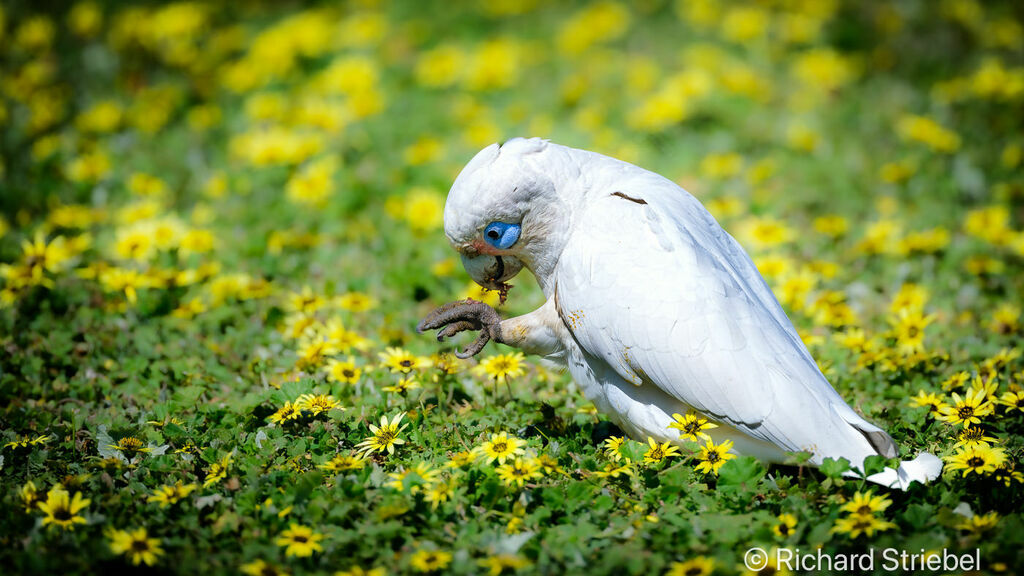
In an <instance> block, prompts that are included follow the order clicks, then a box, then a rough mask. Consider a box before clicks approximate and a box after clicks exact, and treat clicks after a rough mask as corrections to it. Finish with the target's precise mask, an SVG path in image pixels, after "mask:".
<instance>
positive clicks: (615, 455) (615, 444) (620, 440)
mask: <svg viewBox="0 0 1024 576" xmlns="http://www.w3.org/2000/svg"><path fill="white" fill-rule="evenodd" d="M669 427H671V425H669ZM625 443H626V439H625V438H624V437H622V436H612V437H611V438H605V440H604V442H602V444H604V453H605V456H607V457H608V458H611V459H612V460H614V461H616V462H618V461H619V460H621V459H622V445H623V444H625Z"/></svg>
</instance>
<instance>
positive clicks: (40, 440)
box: [4, 434, 50, 448]
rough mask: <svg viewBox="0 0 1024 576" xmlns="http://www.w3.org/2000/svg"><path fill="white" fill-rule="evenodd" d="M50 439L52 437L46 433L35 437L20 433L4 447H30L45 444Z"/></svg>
mask: <svg viewBox="0 0 1024 576" xmlns="http://www.w3.org/2000/svg"><path fill="white" fill-rule="evenodd" d="M49 440H50V437H49V436H48V435H46V434H43V435H41V436H36V437H35V438H29V437H28V436H20V435H19V436H18V437H17V438H15V439H14V440H11V441H10V442H8V443H6V444H4V448H28V447H30V446H39V445H45V444H46V443H47V442H48V441H49Z"/></svg>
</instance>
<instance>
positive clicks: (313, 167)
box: [285, 156, 338, 208]
mask: <svg viewBox="0 0 1024 576" xmlns="http://www.w3.org/2000/svg"><path fill="white" fill-rule="evenodd" d="M337 165H338V162H337V160H336V159H335V158H334V157H332V156H327V157H324V158H321V159H319V160H315V161H313V162H311V163H310V164H308V165H307V166H306V167H305V168H303V169H302V170H300V171H299V172H297V173H296V174H295V175H294V176H292V177H291V178H290V179H289V180H288V183H287V184H286V185H285V194H286V195H287V197H288V199H289V200H291V201H293V202H295V203H296V204H300V205H305V206H310V207H314V208H322V207H323V206H324V205H325V204H327V199H328V198H329V197H330V195H331V193H333V192H334V173H335V171H336V169H337Z"/></svg>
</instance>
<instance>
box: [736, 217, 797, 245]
mask: <svg viewBox="0 0 1024 576" xmlns="http://www.w3.org/2000/svg"><path fill="white" fill-rule="evenodd" d="M739 232H740V234H741V236H742V237H743V239H744V240H745V241H746V242H747V243H748V244H749V245H750V246H752V247H754V248H771V247H773V246H778V245H780V244H785V243H786V242H789V241H790V240H792V239H793V237H794V234H793V231H792V230H791V229H790V228H789V227H787V226H786V225H785V224H783V223H782V222H779V221H778V220H775V219H774V218H769V217H757V218H749V219H747V220H745V221H744V222H741V223H740V227H739Z"/></svg>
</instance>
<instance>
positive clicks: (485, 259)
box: [461, 254, 523, 290]
mask: <svg viewBox="0 0 1024 576" xmlns="http://www.w3.org/2000/svg"><path fill="white" fill-rule="evenodd" d="M461 256H462V266H463V268H465V269H466V272H469V275H470V276H471V277H472V278H473V281H474V282H476V283H477V284H479V285H481V286H483V287H484V288H487V289H488V290H502V289H505V288H506V286H505V281H506V280H509V279H510V278H512V277H513V276H515V275H516V274H518V273H519V271H520V270H522V269H523V263H522V262H521V261H520V260H519V259H518V258H516V257H515V256H491V255H490V254H479V255H477V256H466V255H465V254H462V255H461Z"/></svg>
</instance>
